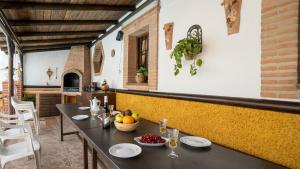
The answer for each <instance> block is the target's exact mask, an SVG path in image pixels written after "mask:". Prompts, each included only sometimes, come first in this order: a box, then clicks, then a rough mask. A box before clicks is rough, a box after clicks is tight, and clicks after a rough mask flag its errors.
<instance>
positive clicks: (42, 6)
mask: <svg viewBox="0 0 300 169" xmlns="http://www.w3.org/2000/svg"><path fill="white" fill-rule="evenodd" d="M0 8H1V9H34V10H36V9H38V10H77V11H99V10H101V11H133V10H134V9H135V6H134V5H107V4H70V3H42V2H13V1H1V2H0Z"/></svg>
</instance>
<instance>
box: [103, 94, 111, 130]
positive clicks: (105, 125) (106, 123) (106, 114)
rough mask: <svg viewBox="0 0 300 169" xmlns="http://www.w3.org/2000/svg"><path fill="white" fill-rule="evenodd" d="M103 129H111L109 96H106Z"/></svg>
mask: <svg viewBox="0 0 300 169" xmlns="http://www.w3.org/2000/svg"><path fill="white" fill-rule="evenodd" d="M102 127H103V128H104V129H106V128H109V127H110V115H109V110H108V97H107V96H104V107H103V119H102Z"/></svg>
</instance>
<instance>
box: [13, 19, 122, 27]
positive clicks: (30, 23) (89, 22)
mask: <svg viewBox="0 0 300 169" xmlns="http://www.w3.org/2000/svg"><path fill="white" fill-rule="evenodd" d="M8 22H9V24H10V25H11V26H37V25H46V26H49V25H76V26H78V25H103V24H117V23H118V20H9V21H8Z"/></svg>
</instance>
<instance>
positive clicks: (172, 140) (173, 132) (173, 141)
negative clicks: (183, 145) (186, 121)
mask: <svg viewBox="0 0 300 169" xmlns="http://www.w3.org/2000/svg"><path fill="white" fill-rule="evenodd" d="M178 134H179V130H177V129H168V137H169V147H170V148H171V149H172V151H171V153H170V154H169V155H168V156H169V157H170V158H177V157H178V154H176V153H175V151H174V149H175V148H176V147H177V144H178V143H177V142H178Z"/></svg>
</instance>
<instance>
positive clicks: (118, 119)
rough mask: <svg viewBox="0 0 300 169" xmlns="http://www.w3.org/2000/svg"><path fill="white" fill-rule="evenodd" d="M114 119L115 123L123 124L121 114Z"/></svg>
mask: <svg viewBox="0 0 300 169" xmlns="http://www.w3.org/2000/svg"><path fill="white" fill-rule="evenodd" d="M115 119H116V122H118V123H122V122H123V115H122V114H117V115H116V117H115Z"/></svg>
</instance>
